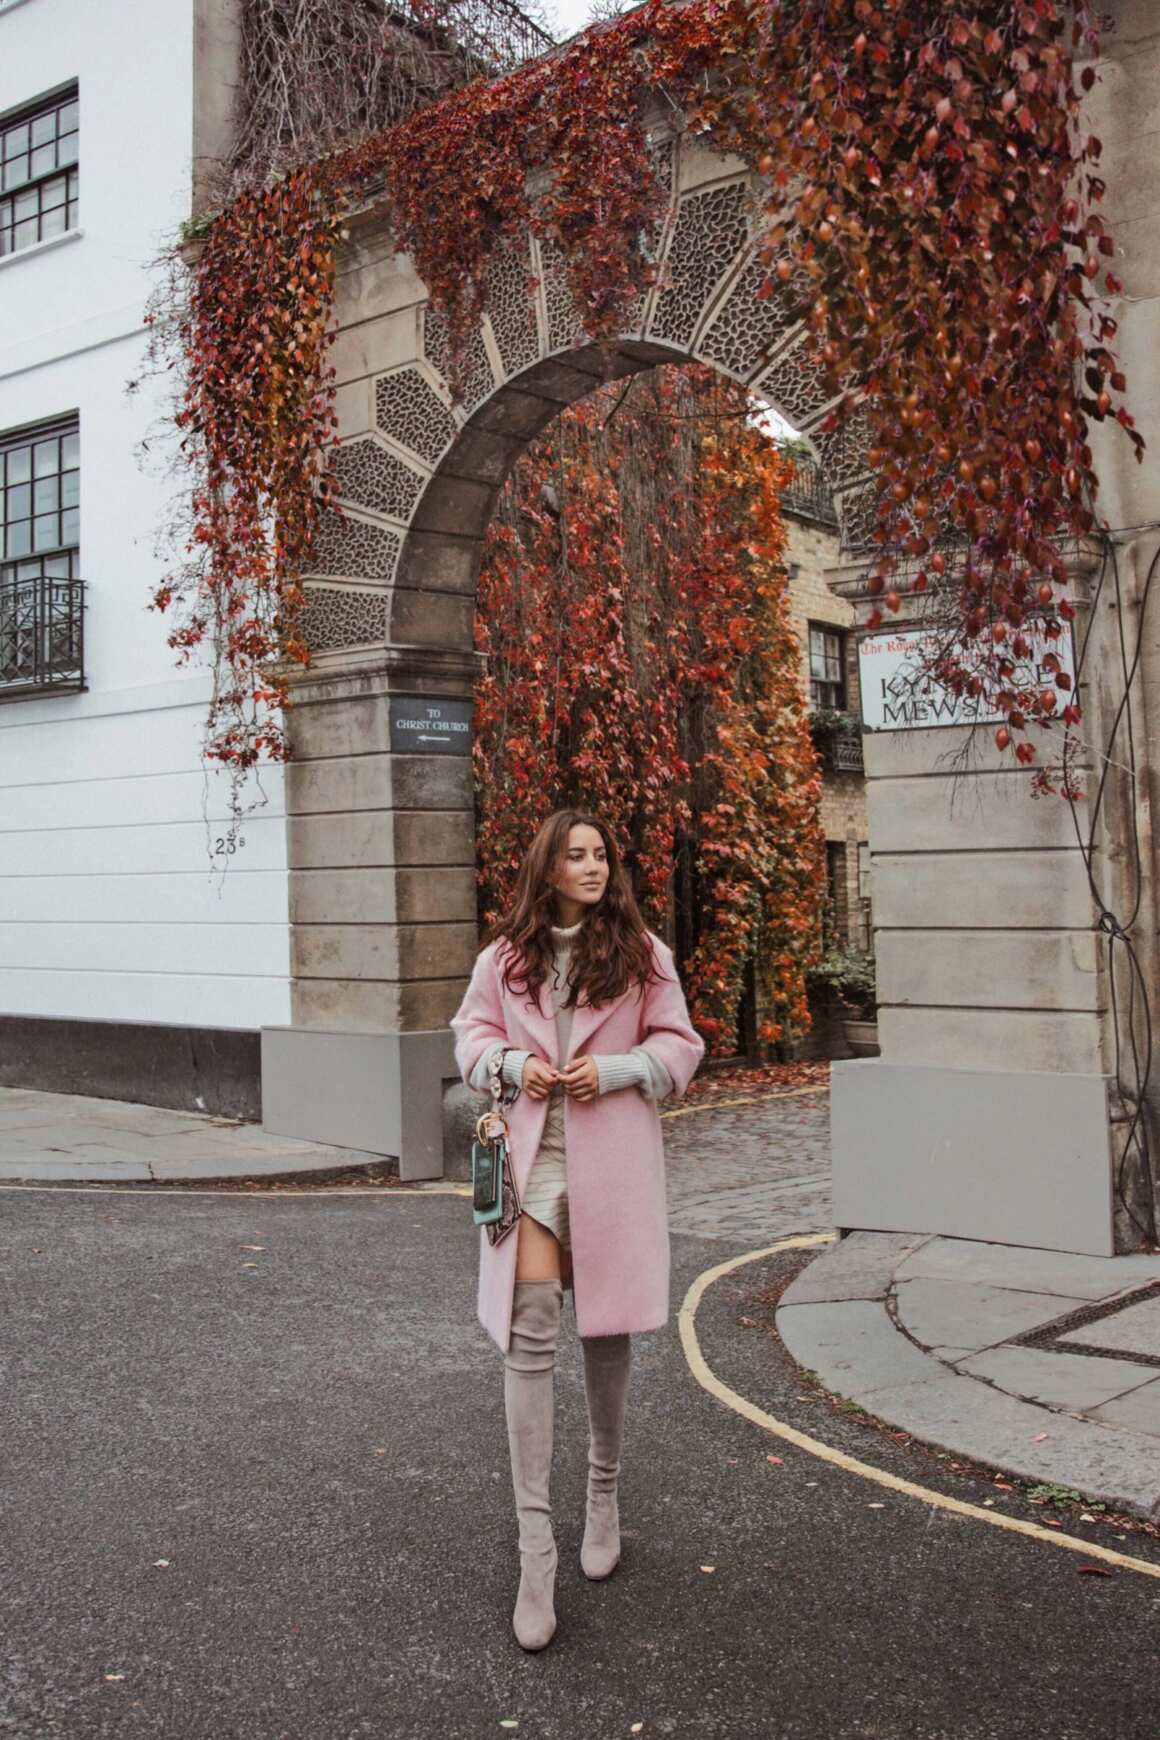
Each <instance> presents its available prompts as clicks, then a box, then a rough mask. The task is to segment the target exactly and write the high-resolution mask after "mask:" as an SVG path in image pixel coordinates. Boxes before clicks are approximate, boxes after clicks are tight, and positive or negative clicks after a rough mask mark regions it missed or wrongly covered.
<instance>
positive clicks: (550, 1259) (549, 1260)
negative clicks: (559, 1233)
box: [516, 1214, 563, 1281]
mask: <svg viewBox="0 0 1160 1740" xmlns="http://www.w3.org/2000/svg"><path fill="white" fill-rule="evenodd" d="M516 1237H517V1238H518V1239H519V1244H518V1245H517V1247H516V1280H517V1281H558V1280H559V1279H560V1277H561V1256H562V1254H563V1253H562V1252H561V1250H560V1241H559V1239H558V1238H557V1237H556V1235H555V1233H553V1232H549V1231H548V1228H547V1227H546V1226H543V1225H542V1224H541V1223H540V1222H539V1221H538V1220H533V1218H532V1216H531V1215H530V1214H521V1216H520V1218H519V1224H518V1226H517V1228H516Z"/></svg>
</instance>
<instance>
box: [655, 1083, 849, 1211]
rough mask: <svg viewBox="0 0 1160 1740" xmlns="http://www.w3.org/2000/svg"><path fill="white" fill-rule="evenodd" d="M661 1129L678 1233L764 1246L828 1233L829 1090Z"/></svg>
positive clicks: (701, 1115)
mask: <svg viewBox="0 0 1160 1740" xmlns="http://www.w3.org/2000/svg"><path fill="white" fill-rule="evenodd" d="M663 1127H664V1133H665V1155H666V1160H667V1168H668V1195H669V1226H670V1228H671V1229H672V1231H673V1232H681V1233H692V1234H694V1235H695V1236H696V1237H698V1238H706V1239H727V1240H729V1241H730V1242H731V1243H738V1242H742V1241H746V1240H749V1241H752V1243H754V1244H760V1243H762V1242H767V1241H772V1240H773V1239H777V1238H784V1237H787V1236H788V1235H789V1234H791V1233H799V1232H800V1233H806V1232H825V1231H828V1230H829V1228H830V1226H831V1220H830V1096H829V1094H828V1093H826V1092H817V1093H803V1094H794V1095H792V1096H786V1097H785V1098H781V1099H773V1098H771V1099H767V1100H764V1101H763V1102H762V1103H760V1104H758V1105H747V1106H734V1107H712V1106H705V1107H704V1108H702V1107H697V1108H696V1109H695V1110H692V1109H690V1110H682V1111H679V1112H677V1113H675V1114H670V1115H668V1116H666V1117H665V1118H664V1126H663Z"/></svg>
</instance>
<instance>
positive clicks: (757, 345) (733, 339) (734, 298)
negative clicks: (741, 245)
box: [697, 260, 795, 380]
mask: <svg viewBox="0 0 1160 1740" xmlns="http://www.w3.org/2000/svg"><path fill="white" fill-rule="evenodd" d="M766 276H767V271H766V268H765V267H764V266H763V265H762V264H761V261H760V260H750V261H749V263H748V265H747V266H746V267H745V269H744V271H743V272H742V273H741V276H740V277H739V278H738V280H737V283H736V284H735V285H734V287H733V289H732V290H731V291H730V292H729V296H728V298H727V300H726V301H725V303H724V305H723V306H722V307H721V309H720V311H719V312H718V313H717V315H716V316H715V317H714V320H713V324H712V325H711V326H710V328H709V330H708V332H706V333H705V334H704V335H703V337H702V338H701V339H700V341H699V342H698V345H697V354H698V356H702V357H704V358H705V360H706V361H707V362H714V363H717V364H718V365H719V366H720V367H721V368H723V369H725V370H727V372H728V373H729V374H731V375H736V376H737V378H738V380H747V379H748V378H749V376H750V375H751V374H752V373H753V371H754V369H755V368H757V367H758V366H759V364H760V363H762V362H763V361H764V360H765V359H766V358H767V357H768V355H769V353H770V351H771V350H772V349H773V347H774V345H775V344H777V342H778V341H779V339H782V338H784V337H785V335H786V334H787V333H788V332H790V331H792V330H793V327H794V324H795V323H794V320H793V317H792V315H791V313H790V310H789V307H788V304H787V301H786V299H785V297H781V298H779V297H778V296H777V295H776V294H775V295H773V296H771V297H770V298H769V299H768V301H766V302H759V301H758V299H757V292H758V291H759V290H760V289H761V286H762V284H763V283H764V282H765V279H766Z"/></svg>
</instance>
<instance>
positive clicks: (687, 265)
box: [652, 182, 748, 344]
mask: <svg viewBox="0 0 1160 1740" xmlns="http://www.w3.org/2000/svg"><path fill="white" fill-rule="evenodd" d="M745 205H746V190H745V185H744V183H743V182H734V183H732V184H731V185H730V186H728V187H713V188H709V189H707V190H706V191H705V192H704V193H687V194H685V196H684V198H683V199H682V200H681V206H680V211H679V212H678V214H677V221H676V225H675V227H674V229H673V240H672V245H671V247H670V248H669V258H668V284H667V286H666V288H665V289H664V290H662V291H661V293H660V295H659V296H658V297H657V303H656V307H655V309H654V310H653V317H652V333H653V336H654V337H655V338H661V339H666V340H667V341H668V342H669V343H670V344H688V343H690V341H691V340H692V337H693V333H694V332H695V331H696V328H697V322H698V320H699V319H700V317H701V311H702V309H703V308H704V306H705V304H706V303H707V302H708V300H709V298H710V296H711V295H712V294H713V291H714V289H715V288H716V286H717V285H718V284H719V283H720V281H721V278H722V277H723V275H724V274H725V272H727V271H728V269H729V267H730V266H731V265H732V264H733V261H734V260H735V259H736V258H737V255H738V254H739V253H740V252H741V250H742V248H743V247H744V246H745V242H746V237H747V233H748V229H747V223H746V212H745Z"/></svg>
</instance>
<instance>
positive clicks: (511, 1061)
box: [503, 1051, 532, 1087]
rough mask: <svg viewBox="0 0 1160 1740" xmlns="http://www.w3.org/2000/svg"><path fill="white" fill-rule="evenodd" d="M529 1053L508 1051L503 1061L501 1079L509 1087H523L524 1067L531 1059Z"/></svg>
mask: <svg viewBox="0 0 1160 1740" xmlns="http://www.w3.org/2000/svg"><path fill="white" fill-rule="evenodd" d="M531 1055H532V1053H531V1052H530V1051H509V1052H508V1054H507V1056H506V1057H505V1058H504V1060H503V1079H504V1080H505V1081H506V1082H507V1083H508V1084H509V1086H511V1087H523V1085H524V1065H525V1063H526V1062H527V1061H528V1059H529V1057H531Z"/></svg>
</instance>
